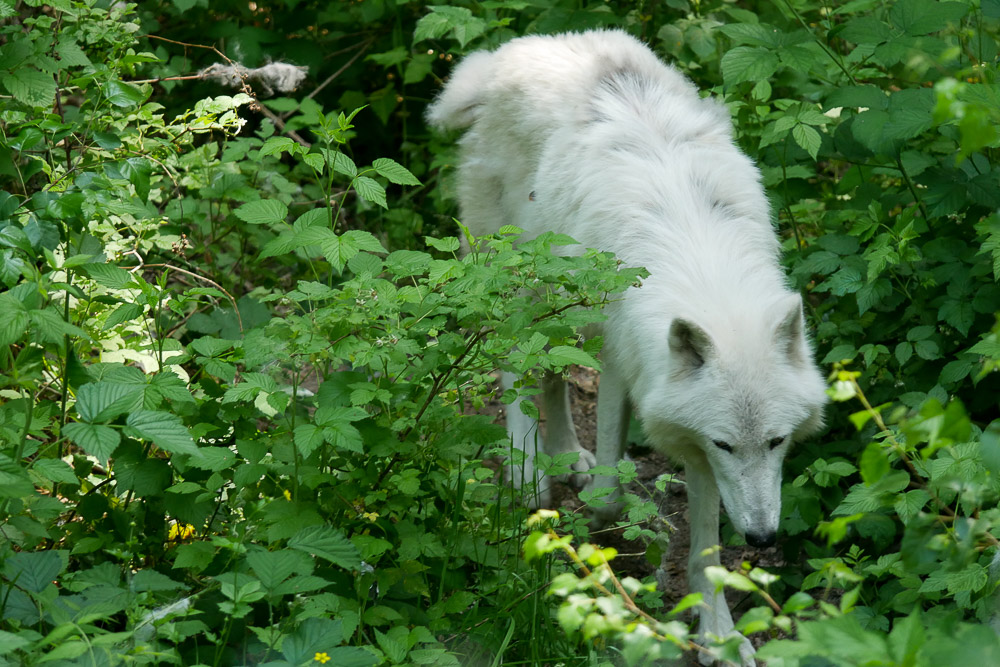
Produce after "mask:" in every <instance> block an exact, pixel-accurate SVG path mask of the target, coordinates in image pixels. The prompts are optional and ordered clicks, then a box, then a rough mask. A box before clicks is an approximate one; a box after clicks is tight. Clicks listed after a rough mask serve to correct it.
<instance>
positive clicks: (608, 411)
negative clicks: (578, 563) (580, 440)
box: [587, 362, 629, 528]
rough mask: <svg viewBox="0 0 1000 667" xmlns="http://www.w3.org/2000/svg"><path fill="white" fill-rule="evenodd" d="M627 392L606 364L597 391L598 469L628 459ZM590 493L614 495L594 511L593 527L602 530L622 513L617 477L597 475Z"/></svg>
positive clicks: (612, 465) (623, 384) (624, 385)
mask: <svg viewBox="0 0 1000 667" xmlns="http://www.w3.org/2000/svg"><path fill="white" fill-rule="evenodd" d="M628 417H629V403H628V388H627V386H626V384H625V382H624V381H623V380H622V378H621V376H620V375H619V374H618V372H617V370H616V369H615V368H614V366H613V365H612V364H611V363H608V362H605V364H604V371H603V372H602V373H601V380H600V384H599V385H598V387H597V456H596V459H597V465H599V466H609V467H611V468H614V467H616V466H617V465H618V462H619V461H621V460H622V457H623V456H624V455H625V440H626V438H627V436H628ZM587 488H588V490H594V489H607V488H611V489H614V491H613V492H612V493H611V494H610V495H608V496H605V497H604V501H605V502H606V503H607V505H605V506H604V507H599V508H596V509H595V510H594V515H593V520H592V521H591V526H592V527H594V528H600V527H602V526H605V525H607V524H609V523H611V522H612V521H614V520H615V519H616V518H618V515H619V513H620V512H621V503H620V502H619V501H618V498H619V497H620V496H621V485H620V483H619V482H618V477H617V476H616V475H594V476H593V477H592V478H591V480H590V483H589V485H588V486H587Z"/></svg>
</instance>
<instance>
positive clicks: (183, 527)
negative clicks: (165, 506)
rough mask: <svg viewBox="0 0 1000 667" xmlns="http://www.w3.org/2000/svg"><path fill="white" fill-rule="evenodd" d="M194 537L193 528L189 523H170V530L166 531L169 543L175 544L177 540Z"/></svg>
mask: <svg viewBox="0 0 1000 667" xmlns="http://www.w3.org/2000/svg"><path fill="white" fill-rule="evenodd" d="M192 535H194V526H192V525H191V524H189V523H183V524H181V523H176V522H175V523H172V524H170V528H168V529H167V540H168V541H170V542H177V541H179V540H186V539H187V538H189V537H191V536H192Z"/></svg>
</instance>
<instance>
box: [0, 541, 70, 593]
mask: <svg viewBox="0 0 1000 667" xmlns="http://www.w3.org/2000/svg"><path fill="white" fill-rule="evenodd" d="M66 554H67V552H65V551H55V550H45V551H19V552H17V553H13V554H10V555H9V556H7V558H6V560H5V561H4V564H3V575H4V578H5V579H6V580H7V581H9V582H11V583H12V584H14V585H16V586H17V587H18V588H20V589H23V590H26V591H30V592H32V593H41V592H42V591H44V590H45V589H46V588H48V587H49V586H51V585H52V584H53V583H55V579H56V578H57V577H58V576H59V575H60V574H61V573H62V571H63V570H64V569H65V567H66V562H67V559H66Z"/></svg>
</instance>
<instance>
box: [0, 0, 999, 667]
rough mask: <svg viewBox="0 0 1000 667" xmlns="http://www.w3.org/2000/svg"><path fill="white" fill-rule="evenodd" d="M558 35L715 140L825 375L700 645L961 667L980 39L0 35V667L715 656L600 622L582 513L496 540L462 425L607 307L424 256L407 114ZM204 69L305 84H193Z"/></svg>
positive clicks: (615, 599) (898, 16)
mask: <svg viewBox="0 0 1000 667" xmlns="http://www.w3.org/2000/svg"><path fill="white" fill-rule="evenodd" d="M594 27H620V28H622V29H625V30H627V31H629V32H631V33H633V34H635V35H637V36H639V37H641V38H642V39H643V40H644V41H646V42H647V43H649V44H650V45H651V46H652V48H654V49H655V50H656V51H657V52H658V53H660V54H661V55H662V56H663V57H664V58H665V59H667V60H669V61H671V62H673V63H675V64H677V65H678V66H679V67H680V68H681V69H682V70H684V71H685V72H686V73H687V74H688V75H689V76H691V77H692V78H693V79H694V80H695V81H696V83H697V84H698V85H699V86H700V87H702V88H703V89H704V90H705V91H707V92H708V93H709V94H712V95H714V96H717V97H719V98H720V99H723V100H724V101H725V102H726V103H727V104H728V105H729V108H730V109H731V111H732V114H733V117H734V120H735V123H736V127H737V134H738V137H739V141H740V143H741V145H742V146H743V148H744V149H745V150H746V151H747V152H748V154H750V155H752V156H753V157H754V158H755V159H756V160H757V161H758V163H759V164H760V166H761V169H762V171H763V173H764V180H765V184H766V186H767V188H768V193H769V195H770V197H771V199H772V202H773V207H774V210H775V212H776V217H777V221H776V224H777V227H778V229H779V232H780V234H781V237H782V239H783V243H784V248H785V250H786V258H787V262H788V268H789V273H790V276H791V279H792V281H793V282H794V284H795V285H796V286H797V287H798V288H800V289H801V290H803V292H804V294H805V295H806V302H807V304H808V310H809V315H810V320H811V323H812V325H813V327H814V331H815V339H816V341H817V347H818V354H819V359H820V360H821V361H822V363H823V364H824V365H826V366H827V367H829V368H830V370H831V382H832V389H831V393H832V395H833V396H834V398H835V399H836V400H837V401H838V402H837V403H835V404H834V406H833V407H832V408H831V409H830V411H829V414H828V423H829V425H830V426H829V430H828V432H827V433H825V434H823V435H822V436H821V437H819V438H817V439H816V440H814V441H813V442H809V443H802V444H801V446H799V447H798V448H797V450H796V452H795V453H794V455H793V456H792V457H791V459H790V461H789V464H788V471H787V475H786V480H787V483H786V485H785V490H784V506H783V514H784V516H783V521H782V526H783V535H782V541H781V548H782V549H783V550H784V555H785V556H786V560H787V562H788V565H787V566H785V567H783V568H781V569H780V570H778V571H774V572H770V573H768V572H763V571H760V570H755V569H754V570H750V569H747V570H746V571H745V572H724V571H720V572H716V573H714V575H713V576H715V577H716V578H717V579H718V581H719V583H720V585H726V586H731V587H735V588H737V589H739V590H743V591H748V592H750V593H751V594H752V595H753V598H752V599H753V603H752V605H754V604H756V605H759V606H752V605H751V607H750V608H749V609H748V610H746V612H745V613H744V614H743V616H742V619H741V620H740V621H739V623H738V626H739V628H740V629H741V630H742V631H744V632H745V633H748V634H753V633H761V634H759V635H757V637H758V638H759V639H760V641H758V642H757V643H758V644H763V648H762V649H761V650H760V655H761V657H763V658H765V659H766V660H767V664H769V665H781V666H785V665H787V666H793V665H803V666H805V665H858V664H870V665H876V664H877V665H927V666H935V667H936V666H940V665H968V664H983V665H988V664H1000V641H998V636H997V630H998V629H1000V616H998V606H1000V605H998V603H1000V594H998V590H997V588H998V582H1000V556H998V541H997V530H998V527H1000V512H998V510H997V498H998V493H1000V484H998V479H997V478H998V475H1000V421H996V418H997V416H998V415H997V405H998V399H997V397H998V390H1000V380H998V374H997V373H996V367H997V363H998V360H1000V340H998V332H1000V326H998V325H997V318H996V314H997V312H998V311H1000V285H998V282H997V281H998V278H1000V216H998V213H997V210H998V208H1000V187H998V185H1000V167H998V160H997V157H998V148H997V147H998V143H1000V135H998V132H997V129H996V128H997V123H998V121H1000V82H998V77H997V60H998V41H997V37H998V32H1000V2H997V0H958V1H946V2H937V1H935V0H899V1H897V2H891V3H884V2H878V1H877V0H853V1H851V2H846V3H838V2H825V1H815V0H781V1H779V2H766V1H761V2H753V1H747V2H739V3H733V2H725V1H722V0H707V1H705V2H695V1H693V0H692V1H688V0H666V1H664V2H654V1H649V2H639V3H633V2H601V1H596V0H595V1H590V2H588V1H586V0H531V1H529V0H498V1H494V2H472V1H469V2H464V1H462V0H458V1H455V2H451V3H450V4H447V5H445V4H441V5H428V4H426V3H422V2H408V1H406V0H394V1H390V0H354V1H351V2H346V1H345V2H311V1H299V0H283V1H279V2H271V3H253V2H245V1H244V2H231V1H229V0H223V1H220V2H214V1H213V2H208V1H207V0H173V2H154V1H151V2H143V3H140V4H139V5H138V7H136V6H125V5H122V4H119V3H111V2H108V1H106V0H57V1H50V2H46V3H42V2H39V1H37V0H27V1H23V0H0V282H2V283H3V288H4V291H3V293H2V294H0V346H2V347H0V401H2V404H0V663H2V664H10V665H15V664H17V665H20V664H40V663H43V662H46V663H55V664H87V665H90V664H100V665H104V664H109V665H110V664H118V663H121V662H128V663H143V664H145V663H174V664H212V665H228V664H248V663H253V664H256V663H271V664H294V665H304V664H311V663H317V664H324V663H326V662H329V663H330V664H331V665H337V666H344V667H349V666H353V665H357V666H364V665H383V664H384V665H449V664H453V665H454V664H463V665H464V664H484V665H499V664H537V665H543V664H557V663H562V664H574V665H591V664H593V665H599V664H605V663H608V661H611V660H618V661H624V662H625V663H628V664H644V663H645V662H646V661H648V660H651V659H654V658H658V657H677V656H679V655H681V654H682V653H684V652H687V653H692V652H695V651H701V652H705V651H707V652H709V653H711V654H713V655H715V656H717V657H719V658H720V659H729V660H733V659H735V658H736V653H735V644H734V643H733V642H729V643H728V644H725V643H723V644H720V645H718V646H709V647H706V648H696V647H694V646H693V644H692V643H691V642H690V640H691V639H692V638H693V637H694V634H693V633H692V632H691V631H690V629H689V628H688V627H687V625H686V624H685V623H683V622H682V621H683V620H684V619H685V618H686V617H685V616H684V615H682V614H681V612H682V611H683V608H684V607H689V606H690V605H693V604H696V603H697V600H695V599H686V600H685V601H683V602H682V603H681V605H679V607H678V608H677V609H674V610H668V609H664V608H662V602H660V600H659V597H658V595H657V594H656V593H655V591H654V590H653V588H652V587H651V586H650V585H649V582H638V581H635V580H629V579H627V578H624V579H622V580H621V582H620V583H621V584H622V588H621V589H620V591H619V590H618V589H616V588H615V587H613V586H609V585H607V584H608V582H609V581H618V579H617V578H615V577H614V574H613V572H614V566H615V563H614V562H613V560H612V562H611V564H610V565H609V564H608V560H609V559H612V558H613V555H614V554H613V553H612V552H609V551H606V550H600V549H595V548H593V547H590V546H589V545H586V544H584V545H583V546H581V547H580V548H579V550H576V549H574V548H573V547H572V546H571V545H570V543H571V541H572V540H577V541H578V542H579V541H582V542H586V541H587V540H589V539H590V537H589V532H588V528H587V523H586V519H585V518H584V517H581V516H578V515H574V514H570V515H569V516H568V517H563V518H561V519H555V518H552V517H550V518H548V519H546V520H547V521H550V522H552V523H550V526H549V528H547V529H545V530H542V529H541V528H540V527H539V526H538V525H535V526H533V527H531V528H529V527H528V526H527V525H526V522H525V518H526V512H525V510H524V509H523V502H522V500H523V499H521V498H517V497H514V496H515V495H516V494H515V493H513V492H512V491H511V489H509V488H508V487H506V486H504V485H503V484H501V483H500V480H499V476H498V474H497V472H496V465H495V460H496V457H497V456H498V455H502V454H503V453H504V452H505V451H506V447H507V445H505V442H504V439H505V437H504V431H503V429H502V428H500V427H498V426H496V425H494V424H492V423H491V420H490V419H489V418H487V417H485V416H481V415H477V414H476V409H477V408H480V407H482V405H483V404H484V401H485V400H486V398H487V397H488V396H489V395H490V394H491V392H492V391H493V388H492V375H491V373H492V372H493V371H494V370H495V369H496V368H504V369H508V370H516V371H518V372H523V373H528V374H529V375H530V374H535V373H538V372H541V371H543V370H555V371H557V372H559V371H562V370H564V369H565V368H566V367H567V366H569V365H571V364H585V365H591V366H597V365H598V362H597V357H596V355H597V353H598V351H599V347H600V341H599V340H592V341H587V342H584V343H581V342H580V341H579V340H578V337H577V335H576V331H577V329H578V328H579V327H580V326H583V325H586V324H587V323H588V322H590V321H593V318H595V317H599V306H600V305H601V304H602V303H605V302H607V301H608V300H609V299H613V298H615V295H616V294H618V293H620V292H621V291H623V290H624V289H626V288H627V287H628V286H629V285H631V284H633V283H634V282H635V281H636V279H637V278H638V276H640V275H641V273H642V272H641V270H640V269H639V268H635V269H627V268H624V267H621V266H619V265H618V263H617V262H616V261H615V260H614V258H613V257H610V256H607V255H604V254H600V253H595V252H590V253H587V254H586V255H585V256H584V257H581V258H573V259H571V258H562V257H558V256H555V255H553V254H552V252H551V248H552V246H558V245H565V244H567V243H569V242H570V241H571V240H570V239H566V238H560V237H556V236H548V237H543V238H540V239H538V240H537V241H535V242H532V243H527V244H519V245H516V246H515V245H514V239H515V238H516V235H515V231H516V230H503V232H502V233H501V234H499V235H497V236H495V237H492V238H488V239H480V240H479V241H478V242H477V245H476V246H475V247H474V252H472V253H471V254H469V255H468V256H466V257H464V258H461V257H460V254H459V253H458V250H459V241H458V236H459V235H461V232H460V231H459V230H458V228H457V226H456V224H455V223H454V221H453V220H452V218H451V216H452V214H453V212H454V207H453V202H452V201H451V200H450V199H449V193H450V185H449V184H450V178H451V169H452V167H453V164H454V148H453V146H452V144H451V142H450V140H449V138H443V137H438V136H434V135H431V134H430V133H429V132H428V130H427V128H426V127H425V125H424V123H423V120H422V113H423V110H424V108H425V106H426V104H427V103H428V101H429V100H430V99H431V98H432V97H433V95H434V94H435V91H437V90H438V89H439V88H440V84H441V79H442V78H443V77H445V76H447V72H448V71H449V69H450V67H451V66H452V64H453V62H454V61H455V60H456V59H457V58H460V57H461V56H462V55H463V54H465V53H467V52H469V51H471V50H475V49H479V48H489V47H492V46H495V45H497V44H499V43H501V42H503V41H505V40H507V39H510V38H512V37H515V36H517V35H521V34H526V33H550V32H559V31H566V30H582V29H587V28H594ZM208 47H215V48H208ZM227 58H228V59H232V60H233V61H238V62H239V63H241V64H242V65H243V66H245V67H247V68H260V67H264V66H266V65H267V64H268V63H269V62H272V61H283V62H291V63H294V64H296V65H300V66H305V67H308V76H307V78H306V79H305V81H304V82H303V83H302V84H301V85H300V86H299V87H298V89H297V90H295V91H290V92H287V93H282V92H280V91H279V92H277V94H275V95H273V96H268V95H267V94H266V92H267V87H266V86H265V85H263V84H261V83H260V82H259V80H257V79H255V78H253V77H250V78H249V79H247V81H246V84H247V85H246V86H238V87H236V88H232V89H229V88H224V87H222V84H220V83H218V82H214V81H211V80H208V79H207V78H205V77H199V76H197V75H198V73H199V72H201V71H202V70H203V68H206V67H209V66H210V65H213V64H220V63H225V62H226V59H227ZM255 97H256V99H255ZM578 306H587V307H588V308H582V309H581V308H578ZM525 391H526V392H530V389H525ZM513 398H514V397H513V396H505V397H504V400H505V401H507V402H508V403H509V402H511V401H512V400H513ZM525 405H530V404H528V403H526V404H525ZM572 462H573V461H571V460H567V459H566V457H556V458H555V459H554V460H548V461H545V462H544V463H545V467H546V468H547V470H548V472H549V473H550V474H560V473H561V472H565V471H567V470H568V466H569V465H570V464H571V463H572ZM620 473H621V475H622V476H623V478H626V479H628V478H630V477H634V467H630V466H629V465H628V464H627V463H625V464H623V465H622V466H621V467H620ZM588 501H589V502H591V503H594V504H597V503H600V499H599V497H596V496H595V497H591V498H589V499H588ZM629 503H630V506H629V509H628V513H627V520H623V522H622V523H623V524H628V526H629V527H628V528H627V529H626V530H625V535H626V537H627V538H628V539H634V540H636V545H637V546H636V550H642V549H644V548H648V549H649V552H650V555H651V557H653V558H655V556H656V554H657V553H658V551H659V550H660V549H661V548H662V544H661V540H660V538H658V537H657V535H656V533H655V532H654V531H653V530H652V529H651V527H652V525H653V523H654V522H653V519H654V518H655V517H654V514H655V507H656V506H655V504H654V503H653V502H652V501H651V500H650V499H649V498H639V497H636V496H632V497H631V498H630V499H629ZM540 520H541V517H539V518H536V521H540ZM532 530H535V531H537V532H531V531H532ZM529 533H530V535H529ZM723 537H724V539H727V540H738V539H739V538H738V537H737V536H735V535H733V534H732V531H731V530H730V529H728V528H727V527H724V530H723ZM525 545H526V546H525ZM522 549H524V550H525V551H526V552H527V553H528V555H530V556H531V557H532V559H531V561H530V562H525V561H524V560H523V559H522ZM578 567H584V568H588V569H587V570H581V569H577V568H578ZM589 568H593V570H592V571H590V569H589ZM587 572H590V574H587ZM775 575H777V576H775ZM633 601H636V602H638V603H639V605H640V606H642V607H643V608H644V609H645V610H646V611H647V612H649V614H651V616H644V615H643V614H642V613H639V611H638V609H637V607H636V606H635V604H633ZM615 656H617V657H615Z"/></svg>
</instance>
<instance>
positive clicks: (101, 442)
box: [63, 422, 121, 465]
mask: <svg viewBox="0 0 1000 667" xmlns="http://www.w3.org/2000/svg"><path fill="white" fill-rule="evenodd" d="M63 433H64V434H65V435H66V436H67V437H68V438H69V439H70V440H72V441H73V443H74V444H75V445H77V446H78V447H80V448H82V449H83V451H85V452H87V453H88V454H90V455H91V456H93V457H94V458H96V459H97V460H98V461H100V463H101V465H107V463H108V459H109V458H111V455H112V454H114V452H115V449H117V448H118V444H119V443H120V442H121V436H120V435H119V434H118V431H116V430H115V429H113V428H111V427H110V426H101V425H97V424H84V423H81V422H71V423H69V424H66V426H64V427H63Z"/></svg>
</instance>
